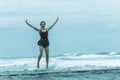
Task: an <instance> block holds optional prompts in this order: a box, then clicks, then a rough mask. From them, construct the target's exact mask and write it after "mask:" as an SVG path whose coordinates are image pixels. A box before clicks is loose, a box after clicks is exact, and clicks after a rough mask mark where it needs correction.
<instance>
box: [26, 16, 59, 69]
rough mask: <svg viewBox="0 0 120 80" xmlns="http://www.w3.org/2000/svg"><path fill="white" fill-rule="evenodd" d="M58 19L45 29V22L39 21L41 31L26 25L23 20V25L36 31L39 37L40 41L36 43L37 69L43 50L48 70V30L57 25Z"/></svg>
mask: <svg viewBox="0 0 120 80" xmlns="http://www.w3.org/2000/svg"><path fill="white" fill-rule="evenodd" d="M58 19H59V18H58V17H57V19H56V20H55V22H54V23H53V24H52V25H51V26H50V27H48V28H45V26H46V23H45V21H41V22H40V26H41V29H38V28H36V27H34V26H33V25H31V24H30V23H28V20H27V19H26V20H25V23H26V24H27V25H28V26H30V27H31V28H33V29H34V30H36V31H37V32H38V33H39V35H40V38H41V39H40V40H39V41H38V45H39V48H40V54H39V55H38V61H37V68H39V63H40V60H41V57H42V54H43V49H44V50H45V54H46V70H47V69H48V62H49V40H48V32H49V30H50V29H52V27H53V26H54V25H55V24H56V23H57V21H58Z"/></svg>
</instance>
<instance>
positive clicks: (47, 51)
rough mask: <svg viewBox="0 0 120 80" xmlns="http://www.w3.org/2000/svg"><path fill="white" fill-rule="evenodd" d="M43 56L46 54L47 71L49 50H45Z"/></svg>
mask: <svg viewBox="0 0 120 80" xmlns="http://www.w3.org/2000/svg"><path fill="white" fill-rule="evenodd" d="M45 54H46V70H48V62H49V48H48V47H46V48H45Z"/></svg>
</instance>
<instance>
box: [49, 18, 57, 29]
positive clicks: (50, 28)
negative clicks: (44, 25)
mask: <svg viewBox="0 0 120 80" xmlns="http://www.w3.org/2000/svg"><path fill="white" fill-rule="evenodd" d="M58 20H59V18H58V17H57V19H56V20H55V22H54V23H53V24H52V25H51V26H50V27H49V28H48V31H49V30H50V29H52V28H53V26H54V25H55V24H56V23H57V21H58Z"/></svg>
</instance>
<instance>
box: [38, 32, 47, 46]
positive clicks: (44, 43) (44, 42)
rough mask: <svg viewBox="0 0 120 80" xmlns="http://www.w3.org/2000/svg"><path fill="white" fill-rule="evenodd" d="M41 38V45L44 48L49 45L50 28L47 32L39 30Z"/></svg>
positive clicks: (39, 43)
mask: <svg viewBox="0 0 120 80" xmlns="http://www.w3.org/2000/svg"><path fill="white" fill-rule="evenodd" d="M39 34H40V37H41V39H40V40H39V41H38V45H39V46H43V47H44V48H46V47H49V40H48V30H46V32H42V30H40V32H39Z"/></svg>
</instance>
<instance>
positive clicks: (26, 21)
mask: <svg viewBox="0 0 120 80" xmlns="http://www.w3.org/2000/svg"><path fill="white" fill-rule="evenodd" d="M25 23H26V24H27V25H28V26H30V27H31V28H33V29H34V30H36V31H39V29H38V28H36V27H34V26H32V25H31V24H30V23H28V20H27V19H26V20H25Z"/></svg>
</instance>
